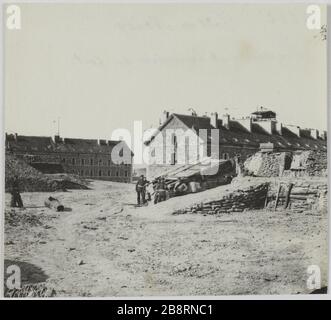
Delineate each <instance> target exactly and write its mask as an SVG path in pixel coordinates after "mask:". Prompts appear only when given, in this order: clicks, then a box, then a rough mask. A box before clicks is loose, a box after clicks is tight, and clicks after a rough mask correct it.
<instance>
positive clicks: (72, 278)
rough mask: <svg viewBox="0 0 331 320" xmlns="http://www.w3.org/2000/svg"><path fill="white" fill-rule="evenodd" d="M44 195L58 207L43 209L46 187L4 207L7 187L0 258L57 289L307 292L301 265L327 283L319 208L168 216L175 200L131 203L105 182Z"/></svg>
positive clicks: (123, 189) (128, 194)
mask: <svg viewBox="0 0 331 320" xmlns="http://www.w3.org/2000/svg"><path fill="white" fill-rule="evenodd" d="M222 188H224V190H226V189H227V186H223V187H219V192H222ZM51 194H52V196H54V197H57V198H59V199H60V200H61V201H62V202H63V204H64V205H65V206H66V207H67V210H66V211H65V212H59V213H57V212H53V211H51V210H50V209H48V208H45V207H43V202H44V200H45V198H46V197H47V196H48V195H49V193H23V194H22V198H23V201H24V204H25V206H26V207H27V208H26V209H25V210H21V209H15V213H14V212H12V214H10V212H11V210H13V209H10V208H9V202H10V195H8V194H6V211H7V214H6V217H7V221H6V225H5V243H6V245H5V258H6V259H7V260H8V263H9V264H13V263H16V264H19V265H21V266H22V270H23V272H22V273H23V282H24V283H31V282H39V281H46V283H47V286H50V287H53V288H54V289H55V290H56V293H57V295H58V296H142V295H148V296H153V295H158V296H164V295H223V294H280V293H282V294H285V293H287V294H296V293H308V292H309V291H310V290H309V289H307V286H306V280H307V267H308V266H309V265H319V266H320V268H321V271H322V285H323V286H325V285H327V283H326V276H327V224H328V222H327V215H326V214H323V215H321V214H318V213H316V212H303V213H293V212H272V211H264V210H257V211H249V212H248V211H247V212H241V213H231V214H222V215H210V216H203V215H187V214H185V215H178V216H173V215H171V214H170V213H169V212H167V207H172V206H174V202H176V201H177V202H182V201H183V200H184V198H183V197H178V198H176V199H171V202H169V203H168V204H166V202H165V203H161V204H160V205H157V206H155V207H153V208H152V205H150V206H149V207H148V208H147V207H143V208H135V207H134V206H133V204H134V202H135V193H134V186H133V185H131V184H120V183H111V182H94V183H93V190H75V191H71V192H56V193H51ZM190 196H192V195H190ZM187 197H188V196H187ZM168 205H169V206H168ZM168 211H169V210H168ZM15 215H22V217H24V219H20V220H17V219H15ZM23 221H24V222H23ZM9 222H10V223H9Z"/></svg>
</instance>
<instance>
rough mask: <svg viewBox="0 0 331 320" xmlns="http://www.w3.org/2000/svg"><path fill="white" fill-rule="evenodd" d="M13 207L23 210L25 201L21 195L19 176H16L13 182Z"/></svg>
mask: <svg viewBox="0 0 331 320" xmlns="http://www.w3.org/2000/svg"><path fill="white" fill-rule="evenodd" d="M10 206H11V207H13V208H14V207H19V208H23V201H22V198H21V195H20V186H19V180H18V176H17V175H16V176H15V177H14V180H13V184H12V190H11V204H10Z"/></svg>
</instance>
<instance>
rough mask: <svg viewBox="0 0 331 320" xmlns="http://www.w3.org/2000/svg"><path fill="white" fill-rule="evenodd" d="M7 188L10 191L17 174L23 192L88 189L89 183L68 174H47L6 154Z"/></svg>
mask: <svg viewBox="0 0 331 320" xmlns="http://www.w3.org/2000/svg"><path fill="white" fill-rule="evenodd" d="M5 162H6V169H5V190H6V192H10V191H11V188H12V183H13V181H14V178H15V176H17V177H18V178H19V186H20V191H21V192H52V191H58V190H66V189H88V187H87V183H86V182H83V181H82V180H81V179H77V178H75V177H73V176H71V175H68V174H60V175H52V174H49V175H45V174H43V173H41V172H39V171H38V170H36V169H34V168H33V167H31V166H30V165H28V164H27V163H26V162H25V161H24V160H22V159H18V158H17V157H15V156H13V155H11V154H6V159H5Z"/></svg>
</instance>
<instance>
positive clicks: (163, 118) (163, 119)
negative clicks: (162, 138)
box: [161, 110, 169, 123]
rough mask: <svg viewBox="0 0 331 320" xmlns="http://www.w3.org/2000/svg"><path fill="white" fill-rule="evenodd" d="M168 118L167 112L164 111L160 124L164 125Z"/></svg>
mask: <svg viewBox="0 0 331 320" xmlns="http://www.w3.org/2000/svg"><path fill="white" fill-rule="evenodd" d="M168 118H169V111H167V110H164V111H163V113H162V119H161V123H164V122H166V121H167V120H168Z"/></svg>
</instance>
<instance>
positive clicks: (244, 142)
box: [145, 109, 327, 177]
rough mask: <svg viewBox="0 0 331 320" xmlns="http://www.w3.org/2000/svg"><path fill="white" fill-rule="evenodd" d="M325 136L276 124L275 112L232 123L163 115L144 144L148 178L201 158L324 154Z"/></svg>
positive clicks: (214, 115) (212, 117)
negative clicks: (268, 153) (266, 153)
mask: <svg viewBox="0 0 331 320" xmlns="http://www.w3.org/2000/svg"><path fill="white" fill-rule="evenodd" d="M326 136H327V134H326V132H325V131H323V132H319V131H318V130H316V129H301V128H300V127H298V126H293V125H286V124H283V123H280V122H279V121H277V119H276V113H275V112H273V111H271V110H265V109H261V110H258V111H256V112H253V113H252V114H250V115H249V116H247V117H243V118H236V119H235V118H231V117H230V115H229V114H225V115H223V116H222V117H220V118H219V117H218V114H217V113H216V112H215V113H212V114H211V115H210V116H209V117H207V116H198V115H196V114H191V115H183V114H176V113H173V114H169V113H168V112H166V111H165V112H164V114H163V120H162V123H161V125H160V127H159V128H158V130H157V131H156V132H155V133H154V134H153V135H152V136H151V138H150V139H149V140H148V141H146V142H145V143H146V145H147V146H148V147H149V166H148V176H149V177H154V176H156V175H159V174H162V172H165V171H168V170H169V169H170V168H171V167H180V166H182V165H184V164H187V163H194V162H195V161H199V160H201V159H203V158H205V157H211V158H215V159H231V158H238V159H240V160H241V161H245V159H247V158H248V157H249V156H251V155H252V154H254V153H256V152H257V151H260V150H261V148H266V147H267V148H268V150H269V151H279V152H286V151H288V152H293V151H296V150H320V151H323V152H325V153H326V152H327V141H326V139H327V138H326Z"/></svg>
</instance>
